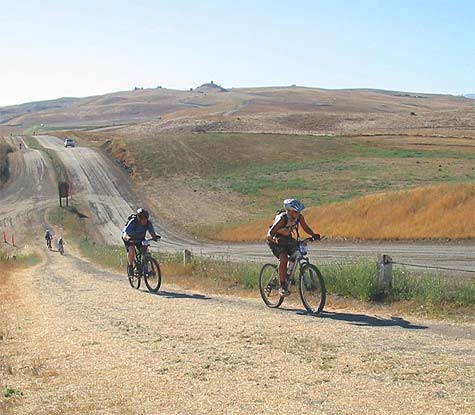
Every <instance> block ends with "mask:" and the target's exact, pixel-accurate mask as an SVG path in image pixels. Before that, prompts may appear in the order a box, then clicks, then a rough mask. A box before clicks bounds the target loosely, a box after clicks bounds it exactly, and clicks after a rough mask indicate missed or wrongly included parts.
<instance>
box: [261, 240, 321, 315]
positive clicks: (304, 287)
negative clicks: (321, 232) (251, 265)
mask: <svg viewBox="0 0 475 415" xmlns="http://www.w3.org/2000/svg"><path fill="white" fill-rule="evenodd" d="M311 240H312V238H307V239H304V240H302V241H296V244H297V247H298V249H297V250H296V251H295V252H294V253H293V254H292V255H291V256H290V257H289V266H288V269H287V280H286V281H287V287H289V288H290V286H291V285H295V284H296V283H297V279H296V277H295V275H296V274H297V275H298V287H299V294H300V298H301V300H302V303H303V305H304V306H305V308H306V309H307V311H308V312H309V313H310V314H314V315H316V314H319V313H321V312H322V310H323V307H324V306H325V301H326V289H325V281H324V280H323V276H322V273H321V272H320V270H319V269H318V268H317V267H316V266H315V265H313V264H311V263H310V261H309V259H308V257H307V253H308V252H307V243H308V242H309V241H311ZM297 268H298V271H297ZM279 288H280V281H279V271H278V266H277V265H275V264H265V265H264V266H263V267H262V269H261V272H260V274H259V290H260V292H261V297H262V299H263V300H264V303H265V304H266V305H267V306H268V307H271V308H277V307H280V305H281V304H282V303H283V301H284V299H285V297H283V296H281V295H280V293H279Z"/></svg>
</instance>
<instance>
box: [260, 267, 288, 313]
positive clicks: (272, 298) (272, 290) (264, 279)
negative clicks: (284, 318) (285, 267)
mask: <svg viewBox="0 0 475 415" xmlns="http://www.w3.org/2000/svg"><path fill="white" fill-rule="evenodd" d="M279 287H280V283H279V272H278V271H277V266H276V265H274V264H265V265H264V266H263V267H262V269H261V272H260V274H259V290H260V292H261V297H262V299H263V300H264V303H266V305H267V306H268V307H271V308H277V307H280V305H281V304H282V302H283V301H284V297H282V296H281V295H280V294H279Z"/></svg>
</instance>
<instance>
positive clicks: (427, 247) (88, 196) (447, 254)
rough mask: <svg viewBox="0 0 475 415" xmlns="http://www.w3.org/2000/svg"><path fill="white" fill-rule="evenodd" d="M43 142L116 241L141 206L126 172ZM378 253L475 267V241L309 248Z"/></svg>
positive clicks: (246, 255)
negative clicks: (54, 153)
mask: <svg viewBox="0 0 475 415" xmlns="http://www.w3.org/2000/svg"><path fill="white" fill-rule="evenodd" d="M37 139H38V141H39V142H40V143H41V144H42V145H43V146H45V147H47V148H49V149H51V150H54V151H55V152H56V153H57V155H58V156H59V157H60V159H61V160H62V162H63V163H64V165H65V166H66V168H67V170H68V173H69V175H70V177H71V179H72V182H73V184H74V188H75V191H76V197H77V198H79V199H81V200H84V201H86V200H87V201H88V203H89V208H90V210H91V211H92V212H93V213H94V216H93V218H92V219H93V220H94V222H95V224H96V226H97V227H98V229H99V230H100V232H101V233H102V235H103V236H104V238H105V239H106V240H107V241H109V242H110V243H112V244H116V243H118V240H119V235H120V233H121V230H122V228H123V226H124V223H125V221H126V218H127V216H128V215H129V213H131V212H133V211H134V210H135V209H136V207H137V206H140V205H141V203H140V201H139V200H140V197H137V195H136V194H135V192H134V190H133V188H132V186H131V184H130V182H129V180H128V177H127V176H126V175H125V174H124V172H123V171H121V170H120V169H119V168H118V167H117V166H116V165H114V164H113V163H112V162H111V161H110V160H108V159H107V158H106V157H104V156H103V155H101V154H99V153H98V152H96V151H95V150H93V149H91V148H81V147H77V148H64V146H63V145H62V141H61V140H59V139H58V138H56V137H52V136H45V135H43V136H37ZM157 227H158V229H159V232H160V233H161V234H162V236H163V241H162V242H160V244H159V248H160V249H161V250H168V251H177V250H181V249H184V248H187V249H191V250H192V251H194V253H195V254H200V253H202V254H206V255H213V256H222V257H226V258H230V259H239V260H242V259H249V260H258V261H262V260H266V259H272V258H273V257H272V255H271V254H270V251H269V249H268V248H267V246H266V245H265V244H254V245H252V244H224V243H223V244H216V243H214V244H213V243H207V242H203V241H197V240H195V239H193V238H190V237H188V236H186V235H183V234H181V233H180V232H178V231H176V230H174V229H173V228H171V227H170V226H167V225H166V224H164V223H163V222H160V221H159V224H158V226H157ZM378 253H386V254H389V255H391V256H392V258H393V260H394V261H395V262H401V263H409V264H411V263H412V264H421V265H429V266H441V267H446V268H447V267H448V268H458V269H468V270H473V271H475V244H474V243H473V242H467V243H439V242H433V243H431V242H413V243H407V242H401V243H398V242H396V243H395V242H382V243H337V242H329V243H325V242H324V243H321V244H319V245H318V246H314V247H312V249H311V258H312V259H313V260H315V261H317V262H332V261H335V260H338V259H340V260H341V259H347V258H351V257H358V256H370V257H373V258H376V256H377V254H378Z"/></svg>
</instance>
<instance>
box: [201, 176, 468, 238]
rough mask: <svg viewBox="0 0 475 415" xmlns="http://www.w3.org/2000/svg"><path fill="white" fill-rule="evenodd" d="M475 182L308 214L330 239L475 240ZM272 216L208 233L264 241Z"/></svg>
mask: <svg viewBox="0 0 475 415" xmlns="http://www.w3.org/2000/svg"><path fill="white" fill-rule="evenodd" d="M474 212H475V185H472V184H459V185H440V186H430V187H424V188H418V189H413V190H407V191H400V192H385V193H379V194H374V195H369V196H365V197H362V198H359V199H356V200H350V201H347V202H342V203H335V204H331V205H328V206H324V207H321V208H310V209H308V210H307V211H306V212H305V217H306V219H307V221H308V223H309V224H310V225H311V227H312V228H313V229H314V230H317V231H319V232H320V233H322V234H324V235H327V236H329V237H331V238H352V239H365V240H371V239H373V240H377V239H396V240H397V239H474V238H475V213H474ZM271 222H272V218H267V219H262V220H259V221H256V222H252V223H249V224H246V225H241V226H238V227H235V228H230V229H224V230H221V231H218V232H216V233H213V234H210V235H208V236H209V237H211V238H214V239H220V240H226V241H256V240H263V239H265V236H266V233H267V229H268V227H269V224H270V223H271Z"/></svg>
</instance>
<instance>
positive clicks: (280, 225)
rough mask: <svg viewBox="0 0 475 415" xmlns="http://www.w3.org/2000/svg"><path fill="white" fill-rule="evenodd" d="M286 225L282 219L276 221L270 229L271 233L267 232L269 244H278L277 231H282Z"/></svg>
mask: <svg viewBox="0 0 475 415" xmlns="http://www.w3.org/2000/svg"><path fill="white" fill-rule="evenodd" d="M284 225H285V220H284V219H283V218H280V219H279V220H277V221H275V222H274V223H273V225H272V226H271V227H270V229H269V231H268V232H267V240H268V241H269V242H275V243H277V242H278V237H277V231H278V230H279V229H282V228H283V227H284Z"/></svg>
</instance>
